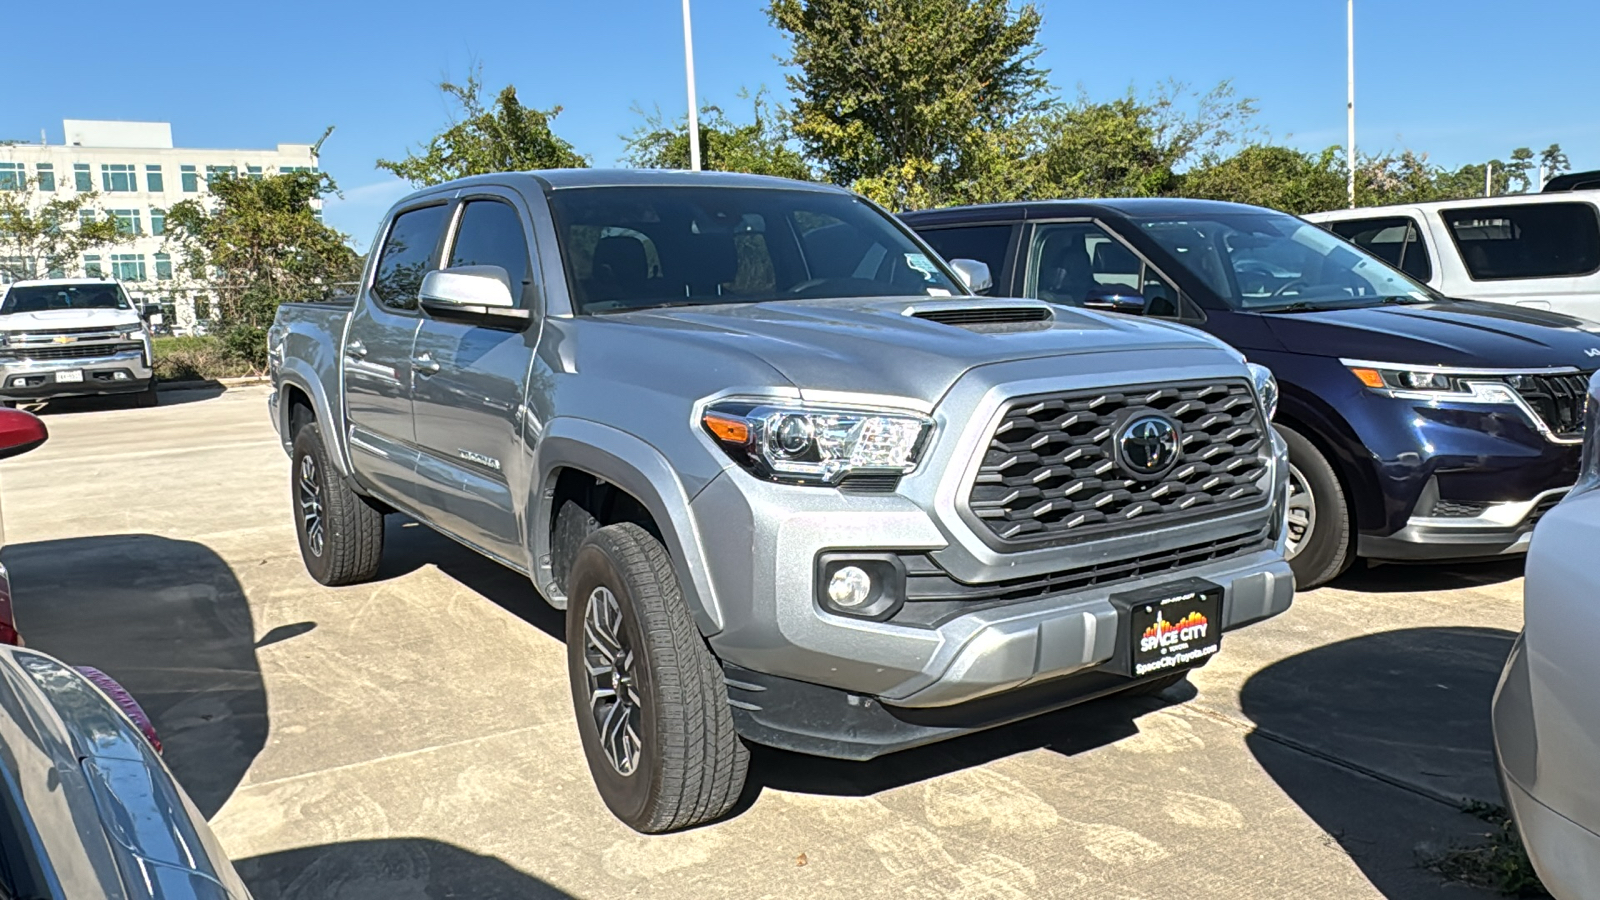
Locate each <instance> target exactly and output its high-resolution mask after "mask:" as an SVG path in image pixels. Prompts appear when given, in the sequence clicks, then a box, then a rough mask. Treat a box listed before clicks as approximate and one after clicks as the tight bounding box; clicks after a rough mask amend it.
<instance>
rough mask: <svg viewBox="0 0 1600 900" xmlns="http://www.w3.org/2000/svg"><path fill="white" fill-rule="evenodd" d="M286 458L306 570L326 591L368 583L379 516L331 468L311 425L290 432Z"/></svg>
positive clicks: (379, 548) (377, 551) (379, 534)
mask: <svg viewBox="0 0 1600 900" xmlns="http://www.w3.org/2000/svg"><path fill="white" fill-rule="evenodd" d="M291 460H292V468H291V469H290V488H289V490H290V493H291V496H292V497H293V500H294V514H295V515H294V522H295V534H296V535H298V536H299V538H300V557H301V559H303V560H305V564H306V571H307V572H310V573H311V577H312V578H315V579H316V580H317V581H319V582H321V583H323V584H325V585H328V586H329V587H340V586H343V585H347V584H360V583H361V582H363V581H371V580H372V578H373V577H374V576H375V575H377V574H378V564H379V563H380V562H381V560H382V557H383V513H382V512H379V511H378V509H377V508H375V507H374V506H373V505H372V504H371V503H370V502H368V500H367V499H366V498H365V497H362V496H361V495H360V494H357V493H356V492H355V491H353V490H351V489H350V485H349V484H347V483H346V482H345V480H344V478H343V477H342V476H341V475H340V474H339V470H338V469H337V468H335V467H334V466H333V462H332V460H330V459H329V458H328V451H327V448H326V447H324V446H323V443H322V432H321V431H320V430H319V429H318V427H317V423H316V422H308V423H306V424H305V425H303V426H301V428H300V430H299V432H297V433H296V434H295V436H294V453H293V454H292V456H291Z"/></svg>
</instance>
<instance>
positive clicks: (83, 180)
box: [72, 163, 94, 193]
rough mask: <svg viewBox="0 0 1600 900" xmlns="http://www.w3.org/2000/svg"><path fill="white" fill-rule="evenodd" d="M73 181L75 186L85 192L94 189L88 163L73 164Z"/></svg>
mask: <svg viewBox="0 0 1600 900" xmlns="http://www.w3.org/2000/svg"><path fill="white" fill-rule="evenodd" d="M72 182H73V186H74V187H76V188H77V189H78V190H80V191H83V192H84V193H88V192H89V191H92V190H94V181H93V179H91V178H90V177H89V164H88V163H73V164H72Z"/></svg>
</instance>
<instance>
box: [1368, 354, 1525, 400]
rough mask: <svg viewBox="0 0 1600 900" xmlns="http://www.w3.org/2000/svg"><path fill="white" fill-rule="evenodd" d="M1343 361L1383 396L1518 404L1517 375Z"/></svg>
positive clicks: (1369, 386) (1518, 376)
mask: <svg viewBox="0 0 1600 900" xmlns="http://www.w3.org/2000/svg"><path fill="white" fill-rule="evenodd" d="M1343 362H1344V364H1345V365H1346V366H1347V367H1348V368H1349V369H1350V373H1351V374H1352V375H1354V376H1355V377H1356V378H1357V379H1358V380H1359V381H1360V382H1361V383H1362V384H1364V385H1366V386H1367V387H1368V388H1371V389H1372V390H1373V391H1374V392H1376V393H1379V394H1383V395H1384V396H1386V397H1400V398H1405V399H1410V400H1430V401H1438V400H1457V401H1461V402H1464V403H1493V404H1506V405H1510V406H1520V405H1521V403H1520V402H1519V399H1518V397H1517V392H1516V389H1515V381H1516V379H1519V378H1521V377H1522V376H1520V375H1503V374H1502V375H1497V374H1493V373H1489V372H1481V373H1475V372H1472V371H1470V370H1464V369H1463V370H1454V369H1440V368H1433V367H1422V366H1417V367H1409V366H1384V365H1377V364H1374V363H1365V362H1354V361H1351V360H1348V359H1347V360H1343Z"/></svg>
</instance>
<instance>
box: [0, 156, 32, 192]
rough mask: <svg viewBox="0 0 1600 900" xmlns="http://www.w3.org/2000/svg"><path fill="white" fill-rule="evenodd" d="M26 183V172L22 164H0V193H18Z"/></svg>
mask: <svg viewBox="0 0 1600 900" xmlns="http://www.w3.org/2000/svg"><path fill="white" fill-rule="evenodd" d="M27 181H28V170H27V167H25V166H24V165H23V164H22V163H16V162H0V191H20V190H22V186H23V185H24V184H26V183H27Z"/></svg>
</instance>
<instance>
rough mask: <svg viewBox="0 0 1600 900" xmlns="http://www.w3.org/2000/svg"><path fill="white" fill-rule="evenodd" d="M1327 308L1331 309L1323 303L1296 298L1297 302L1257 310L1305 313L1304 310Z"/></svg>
mask: <svg viewBox="0 0 1600 900" xmlns="http://www.w3.org/2000/svg"><path fill="white" fill-rule="evenodd" d="M1327 309H1330V307H1327V306H1322V305H1320V304H1316V303H1312V302H1311V301H1309V300H1296V301H1295V302H1293V303H1290V304H1289V305H1287V306H1272V307H1268V308H1266V309H1258V310H1256V312H1264V313H1303V312H1323V311H1325V310H1327Z"/></svg>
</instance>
